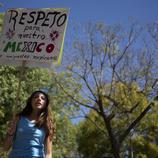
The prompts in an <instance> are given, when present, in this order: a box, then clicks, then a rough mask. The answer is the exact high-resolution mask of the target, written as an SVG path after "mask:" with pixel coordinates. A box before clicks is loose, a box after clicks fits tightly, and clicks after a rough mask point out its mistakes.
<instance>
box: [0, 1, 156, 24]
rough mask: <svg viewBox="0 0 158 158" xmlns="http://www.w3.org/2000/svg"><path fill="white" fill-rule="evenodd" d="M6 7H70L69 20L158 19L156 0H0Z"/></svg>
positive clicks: (112, 21)
mask: <svg viewBox="0 0 158 158" xmlns="http://www.w3.org/2000/svg"><path fill="white" fill-rule="evenodd" d="M0 3H2V4H3V7H1V8H0V12H4V11H5V10H6V9H8V8H70V14H69V22H70V23H71V21H73V22H79V23H84V22H86V21H95V22H97V21H98V22H101V21H104V22H105V23H107V24H113V23H118V22H119V23H126V22H127V21H128V18H129V17H134V18H135V19H137V20H138V21H139V22H140V23H146V22H150V21H153V20H158V0H1V1H0Z"/></svg>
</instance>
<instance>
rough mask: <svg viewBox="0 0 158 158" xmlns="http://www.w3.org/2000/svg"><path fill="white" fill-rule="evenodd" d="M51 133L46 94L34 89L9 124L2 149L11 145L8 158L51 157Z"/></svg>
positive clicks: (52, 130) (51, 127)
mask: <svg viewBox="0 0 158 158" xmlns="http://www.w3.org/2000/svg"><path fill="white" fill-rule="evenodd" d="M53 134H54V125H53V122H52V119H51V115H50V110H49V98H48V95H47V94H46V93H44V92H43V91H35V92H34V93H33V94H32V95H31V96H30V97H29V98H28V100H27V104H26V107H25V108H24V109H23V110H22V112H20V113H19V114H17V116H16V117H15V118H14V119H13V120H12V121H11V123H10V124H9V129H8V133H7V138H6V142H5V144H4V149H5V150H6V151H7V150H9V148H10V147H11V146H12V151H11V152H10V155H9V158H52V138H53Z"/></svg>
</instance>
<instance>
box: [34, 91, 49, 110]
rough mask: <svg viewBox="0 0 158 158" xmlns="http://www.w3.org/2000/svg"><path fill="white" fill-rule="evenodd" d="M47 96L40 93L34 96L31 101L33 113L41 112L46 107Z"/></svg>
mask: <svg viewBox="0 0 158 158" xmlns="http://www.w3.org/2000/svg"><path fill="white" fill-rule="evenodd" d="M46 102H47V99H46V96H45V95H44V94H42V93H40V92H37V93H35V94H34V96H33V98H32V100H31V105H32V109H33V111H41V110H42V109H44V108H45V107H46Z"/></svg>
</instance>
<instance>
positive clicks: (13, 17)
mask: <svg viewBox="0 0 158 158" xmlns="http://www.w3.org/2000/svg"><path fill="white" fill-rule="evenodd" d="M8 12H9V13H10V14H9V23H12V22H13V29H14V30H15V26H16V24H17V23H18V24H20V25H27V24H33V25H38V26H39V25H40V26H47V27H49V28H51V27H52V26H53V25H54V24H56V25H57V26H59V27H60V26H62V25H63V24H64V23H65V22H66V19H67V15H66V14H65V13H62V12H59V11H54V12H51V11H49V12H47V13H45V12H44V11H31V12H29V13H28V12H22V13H21V14H20V15H19V13H18V11H17V10H9V11H8ZM19 16H20V17H19Z"/></svg>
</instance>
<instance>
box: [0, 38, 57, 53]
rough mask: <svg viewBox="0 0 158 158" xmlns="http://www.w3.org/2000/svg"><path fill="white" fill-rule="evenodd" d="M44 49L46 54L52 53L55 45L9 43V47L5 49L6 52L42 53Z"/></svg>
mask: <svg viewBox="0 0 158 158" xmlns="http://www.w3.org/2000/svg"><path fill="white" fill-rule="evenodd" d="M43 49H45V50H44V52H46V53H52V52H53V50H54V44H52V43H50V44H48V45H46V44H45V43H38V42H26V41H25V42H24V43H22V42H18V43H16V42H8V43H7V45H6V46H5V48H4V50H3V51H4V52H7V51H8V50H9V52H16V53H18V52H30V53H33V52H37V53H39V52H41V51H42V50H43Z"/></svg>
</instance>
